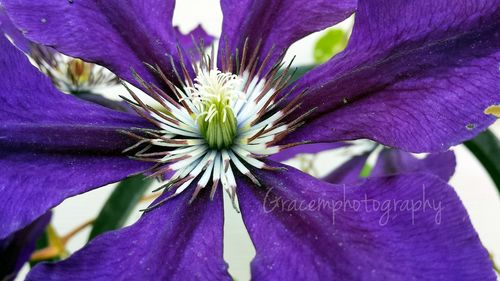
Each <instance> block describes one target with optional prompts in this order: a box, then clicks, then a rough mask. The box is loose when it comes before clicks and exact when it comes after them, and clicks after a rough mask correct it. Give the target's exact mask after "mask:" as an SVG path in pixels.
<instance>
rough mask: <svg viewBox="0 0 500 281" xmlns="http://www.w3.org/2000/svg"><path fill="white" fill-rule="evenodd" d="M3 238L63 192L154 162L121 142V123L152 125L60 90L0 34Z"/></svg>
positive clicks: (65, 194) (60, 197) (124, 125)
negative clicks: (128, 152) (131, 153)
mask: <svg viewBox="0 0 500 281" xmlns="http://www.w3.org/2000/svg"><path fill="white" fill-rule="evenodd" d="M0 50H2V52H1V53H0V73H2V75H1V76H0V120H2V122H1V124H0V170H1V171H2V172H1V173H0V194H1V196H0V239H1V238H3V237H6V236H7V235H9V234H10V233H12V232H13V231H16V230H18V229H20V228H22V227H24V226H26V225H28V224H29V223H30V222H32V221H33V220H35V219H36V218H38V217H40V216H41V215H43V214H44V213H46V212H47V210H49V209H50V208H52V207H53V206H55V205H57V204H59V203H60V202H61V201H63V200H64V199H65V198H67V197H70V196H73V195H76V194H79V193H82V192H86V191H88V190H91V189H93V188H96V187H99V186H102V185H105V184H108V183H112V182H116V181H119V180H120V179H123V178H125V177H127V176H128V175H131V174H135V173H138V172H141V171H142V170H144V169H146V168H147V167H149V165H148V164H146V163H144V162H139V161H135V160H130V159H128V158H127V157H126V156H125V155H123V154H122V153H121V150H123V149H124V148H126V147H127V146H129V145H130V144H131V143H133V142H132V140H131V139H130V138H129V137H126V136H124V135H122V134H120V133H119V132H117V130H119V129H128V128H130V127H137V126H139V127H143V126H148V125H147V124H146V123H145V122H144V121H143V120H141V118H139V117H136V116H133V115H129V114H125V113H120V112H115V111H112V110H110V109H106V108H104V107H101V106H98V105H94V104H91V103H87V102H84V101H81V100H79V99H77V98H75V97H73V96H70V95H65V94H62V93H60V92H58V91H57V90H56V89H55V88H54V87H53V85H52V83H51V82H50V80H49V79H48V78H47V77H46V76H44V75H43V74H42V73H41V72H39V71H38V70H36V69H35V68H34V67H33V66H32V65H31V64H30V63H29V61H28V59H27V58H26V56H25V55H24V54H22V53H21V52H20V51H19V50H17V49H16V48H15V47H14V46H13V45H11V44H10V42H9V41H8V40H7V39H6V38H5V37H4V36H0Z"/></svg>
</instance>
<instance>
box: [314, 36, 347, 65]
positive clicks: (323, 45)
mask: <svg viewBox="0 0 500 281" xmlns="http://www.w3.org/2000/svg"><path fill="white" fill-rule="evenodd" d="M348 40H349V36H348V35H347V33H346V32H345V31H343V30H342V29H329V30H328V31H326V32H325V34H324V35H323V36H322V37H321V38H319V39H318V41H317V42H316V44H315V46H314V53H313V56H314V63H316V64H321V63H324V62H326V61H327V60H329V59H330V58H331V57H333V56H334V55H336V54H338V53H340V52H342V51H343V50H344V49H345V47H346V46H347V41H348Z"/></svg>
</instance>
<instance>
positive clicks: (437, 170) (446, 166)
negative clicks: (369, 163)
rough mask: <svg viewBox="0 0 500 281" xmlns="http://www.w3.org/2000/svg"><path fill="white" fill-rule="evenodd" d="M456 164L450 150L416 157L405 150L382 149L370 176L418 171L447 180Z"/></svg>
mask: <svg viewBox="0 0 500 281" xmlns="http://www.w3.org/2000/svg"><path fill="white" fill-rule="evenodd" d="M456 164H457V163H456V159H455V154H454V153H453V152H452V151H447V152H443V153H433V154H429V155H427V156H426V157H425V158H424V159H418V158H416V157H415V156H413V155H411V153H408V152H405V151H401V150H397V149H384V150H382V151H381V152H380V155H379V157H378V159H377V162H376V163H375V166H374V167H373V170H372V172H371V174H370V176H373V177H379V176H388V175H394V174H402V173H413V172H419V173H429V174H433V175H436V176H437V177H439V178H441V179H442V180H443V181H445V182H448V181H449V180H450V178H451V176H453V174H454V173H455V166H456Z"/></svg>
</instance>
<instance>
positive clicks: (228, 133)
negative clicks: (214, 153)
mask: <svg viewBox="0 0 500 281" xmlns="http://www.w3.org/2000/svg"><path fill="white" fill-rule="evenodd" d="M229 102H230V101H229V100H227V99H222V100H219V99H218V98H212V99H211V100H210V102H207V103H205V104H204V105H203V106H204V107H205V108H204V111H205V112H206V115H201V116H198V127H199V128H200V132H201V135H202V136H203V138H204V139H205V140H206V141H207V144H208V146H209V147H210V148H212V149H225V148H229V147H231V145H232V144H233V141H234V138H235V137H236V134H237V132H238V127H237V120H236V117H234V113H233V110H232V108H231V106H230V105H229Z"/></svg>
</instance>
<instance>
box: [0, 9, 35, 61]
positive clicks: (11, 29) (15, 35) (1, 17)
mask: <svg viewBox="0 0 500 281" xmlns="http://www.w3.org/2000/svg"><path fill="white" fill-rule="evenodd" d="M4 33H5V34H7V35H8V36H9V37H10V38H11V39H12V41H13V42H14V44H16V46H17V47H18V48H19V49H21V50H23V52H29V50H30V49H31V42H30V41H29V40H28V39H26V37H24V35H23V34H22V33H21V31H20V30H19V29H17V27H15V26H14V24H13V23H12V21H11V20H10V18H9V16H7V13H6V12H5V9H4V8H3V7H2V5H0V34H2V35H3V34H4Z"/></svg>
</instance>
